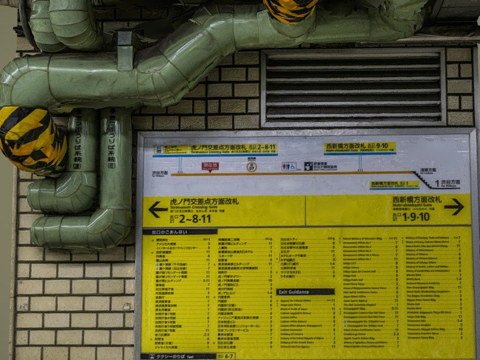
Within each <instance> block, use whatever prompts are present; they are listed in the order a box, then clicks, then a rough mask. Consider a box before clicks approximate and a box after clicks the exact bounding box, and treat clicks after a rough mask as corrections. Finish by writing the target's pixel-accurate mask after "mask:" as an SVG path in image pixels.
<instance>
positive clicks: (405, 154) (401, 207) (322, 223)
mask: <svg viewBox="0 0 480 360" xmlns="http://www.w3.org/2000/svg"><path fill="white" fill-rule="evenodd" d="M190 135H191V134H190ZM147 140H148V141H145V143H144V145H143V147H141V149H140V152H141V156H140V159H141V164H140V166H141V169H140V172H141V174H142V175H143V179H139V181H140V184H139V190H140V193H141V195H142V201H141V206H142V208H140V209H137V211H138V212H141V214H142V215H141V217H140V221H141V223H139V224H138V227H139V228H141V239H137V241H140V242H141V244H140V246H139V254H138V255H139V256H140V258H141V267H140V272H141V274H138V275H139V277H141V280H139V287H138V289H139V296H138V298H139V299H140V301H139V304H137V309H140V311H141V314H140V315H139V320H140V321H139V322H140V324H139V329H138V330H137V331H139V334H138V335H139V336H138V337H137V339H138V340H139V344H137V345H138V346H137V352H138V354H137V356H138V358H141V359H245V360H250V359H252V360H254V359H475V313H474V286H473V285H474V279H473V256H472V254H473V251H472V243H473V241H472V239H473V237H472V204H471V202H472V199H471V192H472V188H473V187H474V186H476V185H475V184H471V163H472V159H471V154H470V146H471V144H470V135H469V134H457V135H397V136H392V135H375V136H370V135H361V136H360V135H355V136H264V135H262V133H256V134H254V135H253V136H239V137H235V138H233V137H221V136H218V135H217V136H216V135H215V134H212V135H211V136H205V135H204V136H202V137H196V136H188V137H185V136H184V135H178V136H177V137H174V136H172V135H170V137H165V138H163V139H162V138H161V137H159V138H154V139H147ZM475 202H476V199H475ZM475 241H477V240H475Z"/></svg>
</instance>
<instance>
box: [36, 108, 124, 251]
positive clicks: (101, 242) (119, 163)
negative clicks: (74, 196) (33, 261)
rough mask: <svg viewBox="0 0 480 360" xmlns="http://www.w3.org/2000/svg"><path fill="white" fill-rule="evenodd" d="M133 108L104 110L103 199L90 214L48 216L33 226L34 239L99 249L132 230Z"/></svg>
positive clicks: (46, 243)
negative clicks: (130, 109)
mask: <svg viewBox="0 0 480 360" xmlns="http://www.w3.org/2000/svg"><path fill="white" fill-rule="evenodd" d="M131 179H132V128H131V111H129V110H127V109H106V110H104V111H102V121H101V140H100V201H99V208H98V209H97V210H96V211H95V212H94V213H93V214H92V215H91V216H45V217H42V218H39V219H37V220H36V221H35V222H34V223H33V225H32V227H31V229H30V233H31V239H32V242H33V243H34V244H36V245H38V246H43V247H46V248H49V249H61V250H69V251H100V250H105V249H108V248H112V247H115V246H117V245H118V244H119V243H120V242H121V241H123V240H124V239H125V238H126V237H127V236H128V234H129V233H130V230H131V223H132V212H131V198H132V188H131V187H132V184H131Z"/></svg>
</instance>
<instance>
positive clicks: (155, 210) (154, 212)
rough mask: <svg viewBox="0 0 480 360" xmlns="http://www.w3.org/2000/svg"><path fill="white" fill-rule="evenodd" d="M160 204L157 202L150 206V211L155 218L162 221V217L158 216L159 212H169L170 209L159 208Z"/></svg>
mask: <svg viewBox="0 0 480 360" xmlns="http://www.w3.org/2000/svg"><path fill="white" fill-rule="evenodd" d="M158 204H160V201H156V202H155V203H154V204H153V205H152V206H150V209H148V211H150V212H151V213H152V215H153V216H155V217H156V218H157V219H160V216H158V215H157V212H159V211H168V208H157V205H158Z"/></svg>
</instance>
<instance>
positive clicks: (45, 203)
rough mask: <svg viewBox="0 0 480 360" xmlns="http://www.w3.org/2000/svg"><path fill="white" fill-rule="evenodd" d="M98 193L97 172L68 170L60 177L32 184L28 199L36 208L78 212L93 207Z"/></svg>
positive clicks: (65, 212) (31, 205)
mask: <svg viewBox="0 0 480 360" xmlns="http://www.w3.org/2000/svg"><path fill="white" fill-rule="evenodd" d="M96 195H97V174H96V173H94V172H66V173H64V174H63V175H62V176H61V177H60V178H58V179H44V180H40V181H35V182H33V183H32V184H30V186H29V187H28V190H27V201H28V204H29V205H30V207H31V208H32V209H35V210H41V211H43V212H53V213H61V214H78V213H80V212H82V211H85V210H88V209H90V208H91V207H92V205H93V203H94V202H95V197H96Z"/></svg>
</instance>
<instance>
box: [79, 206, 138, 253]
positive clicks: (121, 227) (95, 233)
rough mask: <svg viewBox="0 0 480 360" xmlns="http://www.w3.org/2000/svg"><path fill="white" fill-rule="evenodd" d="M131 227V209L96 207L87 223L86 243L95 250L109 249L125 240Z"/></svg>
mask: <svg viewBox="0 0 480 360" xmlns="http://www.w3.org/2000/svg"><path fill="white" fill-rule="evenodd" d="M131 228H132V212H131V210H125V209H98V210H97V211H96V212H95V213H94V214H93V215H92V217H91V219H90V223H89V225H88V243H89V245H90V247H91V248H93V249H95V250H97V251H98V250H106V249H111V248H113V247H116V246H117V245H119V244H120V243H121V242H122V241H123V240H125V238H126V237H127V236H128V234H130V230H131Z"/></svg>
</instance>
